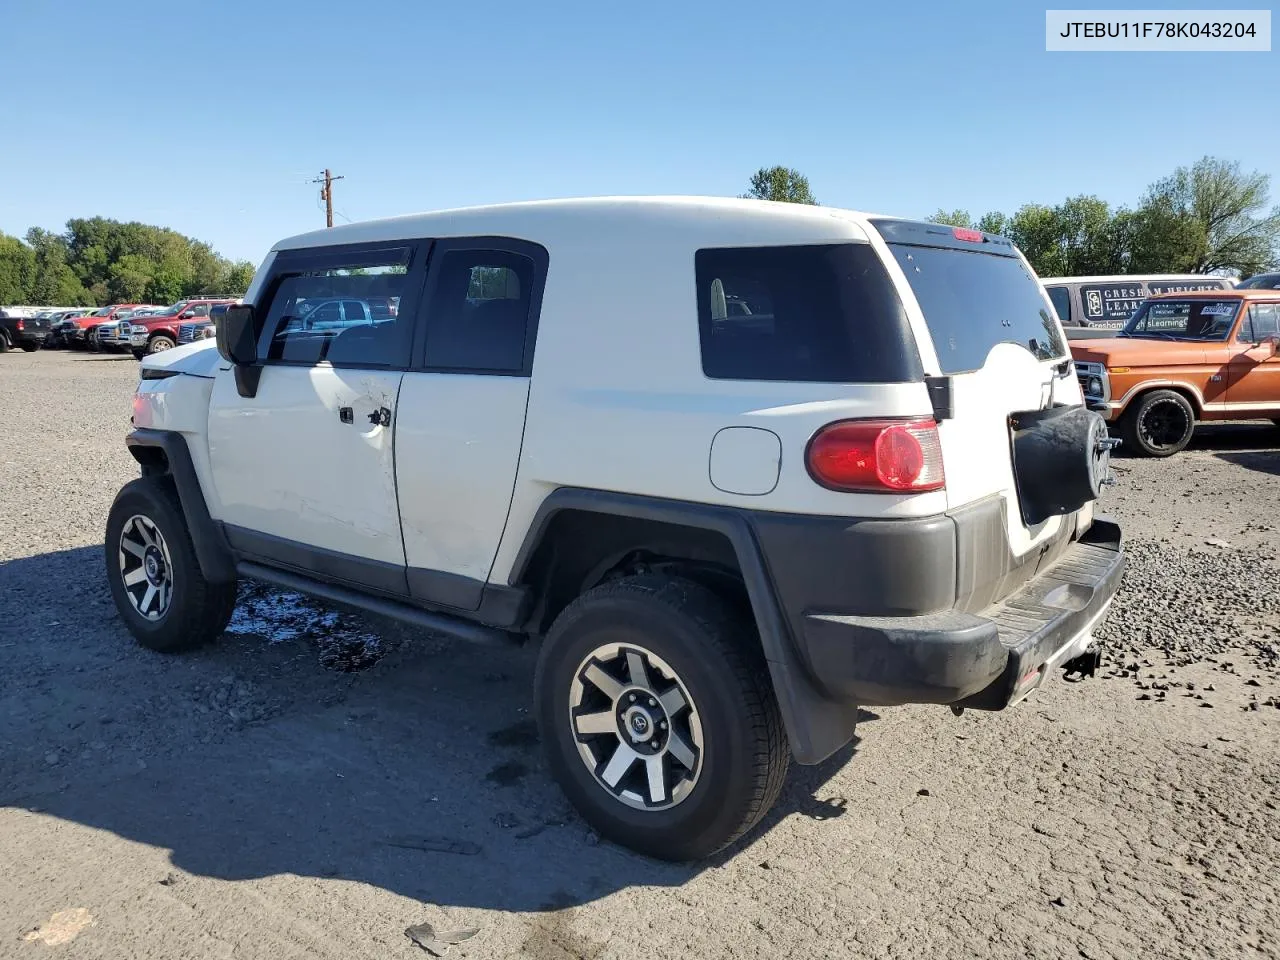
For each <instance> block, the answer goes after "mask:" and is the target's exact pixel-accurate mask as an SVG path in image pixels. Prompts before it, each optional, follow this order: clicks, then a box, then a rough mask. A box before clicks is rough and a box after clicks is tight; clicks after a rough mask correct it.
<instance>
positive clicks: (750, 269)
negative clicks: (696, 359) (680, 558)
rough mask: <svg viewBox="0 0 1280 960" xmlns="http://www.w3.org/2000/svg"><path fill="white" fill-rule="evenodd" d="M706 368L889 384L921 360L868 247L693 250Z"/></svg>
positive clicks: (909, 374)
mask: <svg viewBox="0 0 1280 960" xmlns="http://www.w3.org/2000/svg"><path fill="white" fill-rule="evenodd" d="M694 278H695V282H696V285H697V319H698V336H699V342H700V345H701V348H702V372H703V373H704V374H705V375H706V376H708V377H711V378H713V379H718V380H793V381H804V382H808V383H893V382H904V381H908V380H911V379H913V378H914V376H915V375H916V372H917V371H918V369H919V363H920V361H919V358H918V357H917V355H916V353H915V348H914V346H913V345H912V344H911V343H910V341H909V340H908V339H907V337H906V336H904V331H905V330H906V318H905V315H904V313H903V309H902V302H901V301H900V300H899V299H898V295H897V292H896V291H895V289H894V287H893V283H892V281H891V280H890V279H889V276H888V274H887V273H886V271H885V269H884V266H883V265H882V264H881V263H880V259H879V257H878V256H877V254H876V253H875V251H874V250H872V249H871V247H870V246H869V245H868V244H865V243H841V244H830V245H826V244H824V245H818V246H807V245H806V246H784V247H718V248H707V249H702V250H698V251H696V252H695V254H694Z"/></svg>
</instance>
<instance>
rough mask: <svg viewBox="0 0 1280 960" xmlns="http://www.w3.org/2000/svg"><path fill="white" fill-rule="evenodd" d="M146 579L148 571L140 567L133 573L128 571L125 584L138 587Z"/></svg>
mask: <svg viewBox="0 0 1280 960" xmlns="http://www.w3.org/2000/svg"><path fill="white" fill-rule="evenodd" d="M145 579H147V571H146V570H143V569H142V567H139V568H138V569H137V570H134V571H133V572H132V573H126V574H125V575H124V585H125V586H126V587H136V586H137V585H138V584H140V583H141V582H142V581H143V580H145Z"/></svg>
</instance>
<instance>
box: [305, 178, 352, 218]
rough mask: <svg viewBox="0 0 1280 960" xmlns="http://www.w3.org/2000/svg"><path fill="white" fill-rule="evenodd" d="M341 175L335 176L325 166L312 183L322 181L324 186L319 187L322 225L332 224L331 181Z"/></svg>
mask: <svg viewBox="0 0 1280 960" xmlns="http://www.w3.org/2000/svg"><path fill="white" fill-rule="evenodd" d="M342 179H344V178H343V177H335V176H334V175H333V174H332V172H330V171H329V169H328V168H327V167H326V168H325V171H324V174H323V175H322V176H319V177H316V178H315V179H314V180H312V181H311V182H312V183H322V184H324V186H322V187H321V188H320V199H321V200H323V201H324V220H325V223H324V225H325V226H326V227H332V226H333V181H335V180H342Z"/></svg>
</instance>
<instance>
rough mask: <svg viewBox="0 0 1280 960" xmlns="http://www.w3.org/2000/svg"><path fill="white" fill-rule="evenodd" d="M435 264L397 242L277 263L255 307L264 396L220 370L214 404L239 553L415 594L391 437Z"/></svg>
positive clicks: (225, 494)
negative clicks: (427, 270) (424, 286)
mask: <svg viewBox="0 0 1280 960" xmlns="http://www.w3.org/2000/svg"><path fill="white" fill-rule="evenodd" d="M425 253H426V251H425V244H421V245H418V244H413V243H399V244H395V245H381V246H375V247H362V248H357V249H353V248H346V247H343V248H339V247H328V248H325V247H321V248H315V249H312V250H307V251H289V252H286V253H282V254H280V255H278V257H277V259H276V261H275V263H274V264H273V266H272V274H271V276H270V277H269V278H267V280H266V282H265V283H264V284H263V286H262V290H263V293H262V295H260V296H259V298H258V299H259V303H258V304H255V308H256V310H257V312H258V314H259V316H262V317H264V320H263V322H262V329H261V335H260V339H259V343H258V356H259V357H260V358H261V359H260V363H261V364H262V375H261V379H260V381H259V383H258V388H257V392H256V395H255V396H252V397H243V396H241V395H240V393H239V391H238V389H237V386H236V382H235V378H234V376H233V372H232V371H230V370H226V371H220V372H219V374H218V378H217V381H216V382H215V384H214V388H213V396H212V399H211V402H210V406H209V447H210V462H211V473H212V477H213V483H214V487H215V490H216V494H217V500H218V506H219V512H220V516H219V517H218V519H220V520H222V521H223V522H224V523H225V524H226V525H227V530H228V538H229V539H230V540H231V542H232V546H233V547H234V548H235V549H236V550H237V551H238V552H240V553H242V554H245V555H246V556H248V557H250V558H254V559H259V560H264V561H266V562H269V563H274V564H280V565H284V566H289V567H293V568H296V569H299V570H302V571H304V572H307V573H310V574H313V575H318V576H321V577H324V578H328V579H334V580H340V581H345V582H349V583H353V584H356V585H359V586H362V587H366V588H373V589H376V590H379V591H382V592H386V593H392V594H405V593H407V592H408V591H407V585H406V580H405V554H404V542H403V540H402V538H401V535H400V514H399V504H398V502H397V493H396V478H395V456H394V453H395V450H394V430H395V421H396V410H397V403H398V400H399V394H400V387H401V382H402V380H403V378H404V370H405V368H406V367H408V365H409V357H410V351H411V346H412V341H413V329H412V325H413V323H414V322H415V318H416V313H417V311H416V310H415V309H414V306H413V303H412V301H414V300H416V296H415V291H416V290H418V289H420V287H421V276H422V273H421V271H422V261H424V260H425ZM370 301H373V302H375V303H381V304H388V303H389V304H391V306H392V309H391V310H383V311H380V313H375V312H374V311H373V310H371V309H369V308H368V306H367V304H368V303H369V302H370ZM360 304H365V305H366V306H365V307H364V309H358V308H357V306H358V305H360ZM401 304H403V305H404V309H399V307H400V305H401ZM379 317H380V318H379Z"/></svg>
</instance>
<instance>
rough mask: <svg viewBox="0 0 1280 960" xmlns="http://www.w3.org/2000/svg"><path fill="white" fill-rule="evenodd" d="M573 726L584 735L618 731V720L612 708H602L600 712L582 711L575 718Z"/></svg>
mask: <svg viewBox="0 0 1280 960" xmlns="http://www.w3.org/2000/svg"><path fill="white" fill-rule="evenodd" d="M573 728H574V729H575V730H577V731H578V734H579V735H580V736H584V737H585V736H590V735H592V734H596V733H616V732H617V730H618V721H617V719H616V718H615V717H614V714H613V711H612V710H602V711H600V712H599V713H581V714H578V716H576V717H574V718H573Z"/></svg>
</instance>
